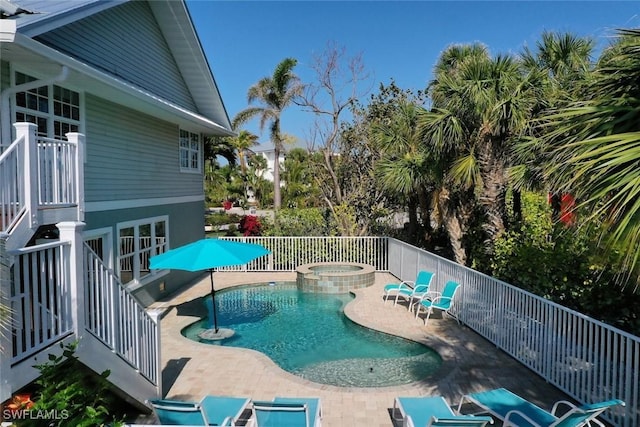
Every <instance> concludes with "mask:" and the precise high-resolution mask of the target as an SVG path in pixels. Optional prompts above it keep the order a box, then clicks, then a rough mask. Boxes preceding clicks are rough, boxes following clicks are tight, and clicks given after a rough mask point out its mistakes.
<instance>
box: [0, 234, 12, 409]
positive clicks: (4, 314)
mask: <svg viewBox="0 0 640 427" xmlns="http://www.w3.org/2000/svg"><path fill="white" fill-rule="evenodd" d="M8 237H9V235H8V234H6V233H0V402H4V401H5V400H7V399H8V398H10V397H11V393H13V390H11V357H12V354H11V353H12V351H13V345H12V338H11V320H12V319H11V312H10V309H11V300H10V298H11V282H10V277H11V276H10V273H9V264H10V262H9V255H8V254H7V251H6V249H5V248H6V245H5V244H6V241H7V238H8Z"/></svg>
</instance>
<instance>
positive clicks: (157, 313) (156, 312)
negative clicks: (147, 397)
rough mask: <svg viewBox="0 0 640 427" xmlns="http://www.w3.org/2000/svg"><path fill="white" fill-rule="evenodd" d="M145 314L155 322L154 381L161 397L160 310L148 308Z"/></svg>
mask: <svg viewBox="0 0 640 427" xmlns="http://www.w3.org/2000/svg"><path fill="white" fill-rule="evenodd" d="M147 314H148V315H149V317H150V318H151V320H153V321H154V322H155V324H156V331H155V332H156V339H155V348H154V350H155V356H156V357H155V360H154V362H155V368H156V369H155V371H156V372H155V376H156V378H155V380H156V381H155V383H156V390H157V392H158V397H162V342H161V339H162V338H161V337H162V331H161V330H160V325H161V322H160V320H161V318H162V310H159V309H158V310H148V311H147Z"/></svg>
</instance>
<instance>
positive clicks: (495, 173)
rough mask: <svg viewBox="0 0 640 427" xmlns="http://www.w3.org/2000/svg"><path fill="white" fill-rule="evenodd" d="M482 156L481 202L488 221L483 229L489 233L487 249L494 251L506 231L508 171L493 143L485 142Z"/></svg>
mask: <svg viewBox="0 0 640 427" xmlns="http://www.w3.org/2000/svg"><path fill="white" fill-rule="evenodd" d="M483 148H484V149H483V152H482V153H481V156H480V165H481V167H480V175H481V177H482V187H483V188H482V195H481V196H480V198H479V202H480V204H481V205H482V207H483V209H484V212H485V215H486V221H485V222H484V225H483V229H484V232H485V233H486V235H487V240H486V242H485V250H486V252H487V253H489V254H491V253H493V244H494V243H495V241H496V239H497V238H498V237H499V236H500V235H501V234H502V233H503V232H504V231H505V222H504V218H505V210H506V209H505V203H506V201H505V188H506V183H505V181H506V173H505V167H504V164H503V161H501V160H500V157H499V156H497V155H496V153H495V148H494V145H493V144H489V143H485V144H483Z"/></svg>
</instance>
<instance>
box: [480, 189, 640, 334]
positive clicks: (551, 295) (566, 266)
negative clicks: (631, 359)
mask: <svg viewBox="0 0 640 427" xmlns="http://www.w3.org/2000/svg"><path fill="white" fill-rule="evenodd" d="M597 235H598V234H597V230H596V229H594V228H587V227H585V228H566V227H565V226H564V225H563V224H561V223H558V224H553V222H552V219H551V210H550V207H549V206H548V204H547V201H546V197H544V196H543V195H539V194H533V193H524V194H523V219H522V224H521V227H520V229H517V230H511V231H509V232H506V233H504V234H503V235H502V236H501V237H500V238H499V239H497V241H496V243H495V246H494V254H493V257H492V259H491V274H492V275H493V276H494V277H496V278H498V279H501V280H504V281H505V282H507V283H511V284H512V285H515V286H518V287H520V288H522V289H524V290H526V291H529V292H531V293H533V294H536V295H539V296H542V297H544V298H547V299H549V300H551V301H554V302H557V303H558V304H561V305H563V306H565V307H568V308H571V309H573V310H576V311H579V312H581V313H583V314H586V315H588V316H590V317H593V318H595V319H598V320H601V321H603V322H606V323H609V324H611V325H613V326H616V327H618V328H620V329H623V330H626V331H627V332H630V333H633V334H635V335H640V318H639V317H638V316H639V315H638V311H637V309H636V308H635V307H637V306H638V305H639V304H640V295H637V294H634V293H633V292H632V290H631V289H624V288H623V287H622V286H620V281H619V280H618V278H619V275H621V274H625V271H624V269H623V267H622V263H621V262H620V260H619V259H618V257H617V256H616V254H606V255H605V253H604V252H603V251H602V250H600V249H599V247H598V245H597V243H598V238H597Z"/></svg>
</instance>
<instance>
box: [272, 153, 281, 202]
mask: <svg viewBox="0 0 640 427" xmlns="http://www.w3.org/2000/svg"><path fill="white" fill-rule="evenodd" d="M273 154H274V156H275V159H274V161H273V209H274V210H275V211H278V210H279V209H280V206H281V204H282V201H281V197H280V142H279V141H273Z"/></svg>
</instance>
